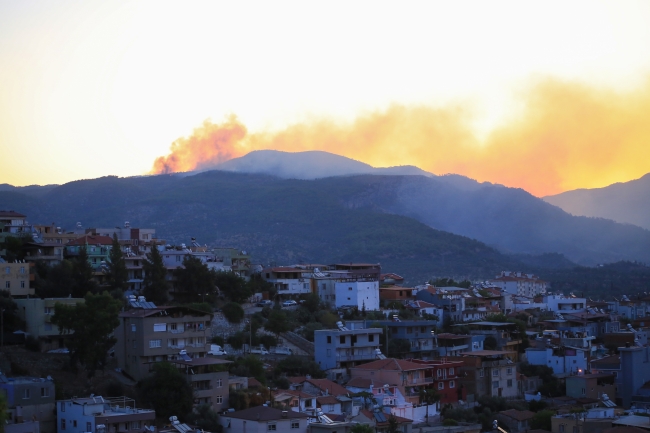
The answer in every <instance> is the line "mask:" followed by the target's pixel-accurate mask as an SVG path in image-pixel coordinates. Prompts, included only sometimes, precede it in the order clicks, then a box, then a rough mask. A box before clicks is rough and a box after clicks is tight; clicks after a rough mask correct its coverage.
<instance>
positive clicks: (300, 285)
mask: <svg viewBox="0 0 650 433" xmlns="http://www.w3.org/2000/svg"><path fill="white" fill-rule="evenodd" d="M310 276H311V272H309V271H307V270H305V269H300V268H295V267H287V266H276V267H270V268H265V269H264V270H262V278H264V279H265V280H266V281H268V282H269V283H271V284H273V286H274V287H275V288H276V290H277V292H278V295H280V296H281V297H284V298H290V297H292V296H298V295H305V294H309V293H311V292H312V289H311V279H310Z"/></svg>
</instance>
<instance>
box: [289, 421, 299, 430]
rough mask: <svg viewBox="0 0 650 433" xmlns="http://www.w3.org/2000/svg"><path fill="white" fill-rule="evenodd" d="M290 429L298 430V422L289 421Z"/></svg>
mask: <svg viewBox="0 0 650 433" xmlns="http://www.w3.org/2000/svg"><path fill="white" fill-rule="evenodd" d="M291 428H296V429H298V428H300V422H299V421H293V420H292V421H291Z"/></svg>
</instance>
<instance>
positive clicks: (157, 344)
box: [149, 340, 162, 349]
mask: <svg viewBox="0 0 650 433" xmlns="http://www.w3.org/2000/svg"><path fill="white" fill-rule="evenodd" d="M157 347H162V340H149V349H155V348H157Z"/></svg>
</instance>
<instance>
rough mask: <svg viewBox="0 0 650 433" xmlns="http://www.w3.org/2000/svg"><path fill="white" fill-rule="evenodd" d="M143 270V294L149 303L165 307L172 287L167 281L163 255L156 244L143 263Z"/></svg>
mask: <svg viewBox="0 0 650 433" xmlns="http://www.w3.org/2000/svg"><path fill="white" fill-rule="evenodd" d="M142 270H143V272H144V281H143V283H142V287H143V288H142V294H143V295H144V296H145V298H147V301H149V302H153V303H155V304H157V305H164V304H165V303H166V302H167V293H168V292H169V287H170V285H169V281H167V268H166V267H165V263H164V262H163V257H162V254H160V251H159V250H158V247H157V246H156V245H155V244H154V245H152V247H151V252H148V253H147V259H146V260H144V261H143V262H142Z"/></svg>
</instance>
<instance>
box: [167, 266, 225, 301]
mask: <svg viewBox="0 0 650 433" xmlns="http://www.w3.org/2000/svg"><path fill="white" fill-rule="evenodd" d="M174 276H175V277H176V282H175V286H176V289H177V291H178V292H182V293H184V294H185V296H186V297H187V299H188V300H189V301H190V302H205V300H206V297H207V299H208V300H209V299H210V298H211V297H213V296H214V293H215V290H216V286H215V283H214V281H215V272H212V271H210V269H209V268H208V265H206V264H205V263H203V262H202V261H201V259H199V258H198V257H194V256H186V257H185V259H183V266H182V267H179V268H177V269H176V270H175V271H174Z"/></svg>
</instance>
